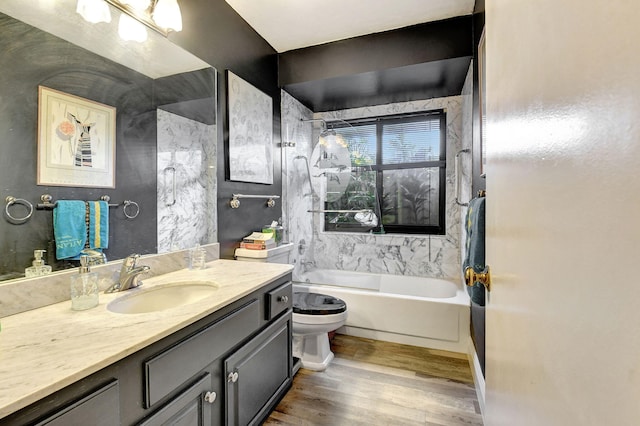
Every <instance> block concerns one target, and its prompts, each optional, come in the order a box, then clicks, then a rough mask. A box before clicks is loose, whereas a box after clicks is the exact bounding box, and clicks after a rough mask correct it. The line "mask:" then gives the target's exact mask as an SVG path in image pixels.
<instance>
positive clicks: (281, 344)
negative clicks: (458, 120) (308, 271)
mask: <svg viewBox="0 0 640 426" xmlns="http://www.w3.org/2000/svg"><path fill="white" fill-rule="evenodd" d="M290 335H291V321H290V318H289V317H288V316H283V317H282V318H280V319H279V320H277V321H275V322H274V323H273V324H271V325H270V326H269V327H267V329H265V330H264V331H262V332H261V333H260V334H259V335H257V336H256V337H254V338H253V339H252V340H251V341H249V342H248V343H246V344H245V345H244V346H242V347H241V348H240V349H238V350H237V351H236V352H234V353H233V355H231V356H230V357H228V358H227V359H226V360H225V363H224V365H225V369H224V371H225V377H226V378H227V386H226V396H227V398H226V416H227V422H226V424H227V425H234V426H235V425H237V426H241V425H253V424H259V423H260V422H261V421H262V420H263V418H264V417H266V415H267V414H268V413H269V412H270V410H271V409H272V407H273V406H274V405H275V403H276V402H277V401H278V399H279V397H280V396H282V394H283V391H284V390H285V389H286V387H287V386H288V385H289V383H290V380H291V345H290V344H289V342H290V341H291V340H290Z"/></svg>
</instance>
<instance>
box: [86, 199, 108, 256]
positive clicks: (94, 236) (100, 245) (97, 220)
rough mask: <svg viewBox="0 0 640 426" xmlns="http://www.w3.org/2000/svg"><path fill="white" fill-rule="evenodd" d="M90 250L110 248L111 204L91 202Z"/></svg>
mask: <svg viewBox="0 0 640 426" xmlns="http://www.w3.org/2000/svg"><path fill="white" fill-rule="evenodd" d="M88 204H89V248H91V249H97V250H98V251H101V249H106V248H109V204H108V203H107V202H106V201H89V202H88Z"/></svg>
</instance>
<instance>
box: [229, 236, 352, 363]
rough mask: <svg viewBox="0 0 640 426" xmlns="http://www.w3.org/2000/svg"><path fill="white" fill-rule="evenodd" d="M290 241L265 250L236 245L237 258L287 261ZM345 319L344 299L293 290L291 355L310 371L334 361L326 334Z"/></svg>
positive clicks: (343, 322) (260, 260)
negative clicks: (237, 246)
mask: <svg viewBox="0 0 640 426" xmlns="http://www.w3.org/2000/svg"><path fill="white" fill-rule="evenodd" d="M292 249H293V244H291V243H289V244H281V245H279V246H278V247H275V248H273V249H267V250H247V249H243V248H237V249H236V252H235V255H236V259H237V260H244V261H251V262H268V263H289V254H290V252H291V250H292ZM346 320H347V305H346V303H345V302H344V301H342V300H340V299H338V298H335V297H332V296H329V295H326V294H319V293H308V292H298V291H294V293H293V326H292V328H293V330H292V331H293V356H294V357H297V358H299V359H300V360H301V362H302V367H304V368H307V369H309V370H315V371H323V370H324V369H326V368H327V366H328V365H329V363H330V362H331V360H333V352H331V347H330V346H329V336H328V333H329V332H331V331H334V330H337V329H338V328H340V327H342V326H343V325H344V324H345V322H346Z"/></svg>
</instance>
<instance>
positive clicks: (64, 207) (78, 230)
mask: <svg viewBox="0 0 640 426" xmlns="http://www.w3.org/2000/svg"><path fill="white" fill-rule="evenodd" d="M86 211H87V210H86V206H85V202H84V201H79V200H59V201H58V202H57V205H56V208H55V209H53V235H54V237H55V240H56V258H57V259H58V260H60V259H68V258H73V257H76V256H77V255H79V254H80V252H81V251H82V249H83V248H84V245H85V243H86V242H87V225H86V222H85V217H86Z"/></svg>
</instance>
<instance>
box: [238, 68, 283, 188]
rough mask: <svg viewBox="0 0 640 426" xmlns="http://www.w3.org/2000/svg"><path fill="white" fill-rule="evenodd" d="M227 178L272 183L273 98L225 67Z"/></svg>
mask: <svg viewBox="0 0 640 426" xmlns="http://www.w3.org/2000/svg"><path fill="white" fill-rule="evenodd" d="M227 91H228V93H227V101H228V108H229V109H228V118H229V179H230V180H232V181H240V182H253V183H263V184H273V100H272V99H271V97H270V96H268V95H266V94H265V93H263V92H261V91H260V90H258V89H256V88H255V87H254V86H252V85H251V84H250V83H248V82H246V81H245V80H243V79H242V78H240V77H238V76H237V75H235V74H233V73H232V72H231V71H229V70H227Z"/></svg>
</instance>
